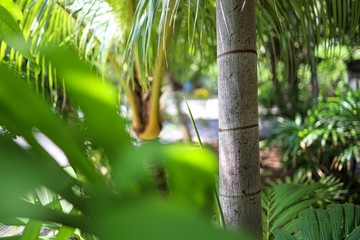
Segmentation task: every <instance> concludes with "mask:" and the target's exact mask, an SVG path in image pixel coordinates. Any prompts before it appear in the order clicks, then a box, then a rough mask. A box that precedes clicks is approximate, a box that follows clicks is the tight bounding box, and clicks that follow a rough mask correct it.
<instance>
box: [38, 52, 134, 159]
mask: <svg viewBox="0 0 360 240" xmlns="http://www.w3.org/2000/svg"><path fill="white" fill-rule="evenodd" d="M42 52H43V54H44V55H45V56H46V58H47V59H48V60H49V61H50V62H51V64H52V65H54V66H56V68H57V72H58V75H59V76H60V77H62V78H63V81H64V84H65V86H66V88H68V89H69V94H70V96H71V97H72V99H73V100H74V101H75V102H76V103H77V104H79V106H80V108H81V111H83V113H84V115H85V116H84V120H85V124H86V125H87V127H88V130H87V132H88V134H89V137H91V139H92V141H93V143H94V144H95V145H97V146H99V147H103V148H104V150H105V152H106V154H107V155H108V157H109V158H110V160H114V159H115V158H118V157H120V156H119V152H120V150H121V149H124V148H126V147H129V146H130V144H129V143H130V138H129V136H128V135H127V134H125V131H124V129H125V125H124V123H123V120H122V119H121V118H120V114H119V112H118V108H117V105H118V97H117V93H116V91H115V89H114V88H113V87H112V86H111V85H110V84H109V83H108V82H105V81H103V80H102V79H101V78H100V76H98V75H97V74H96V73H95V72H94V71H92V70H91V69H90V67H89V66H88V65H86V64H85V63H83V62H81V61H79V58H78V56H77V55H76V53H75V51H73V50H70V49H65V48H47V49H44V50H43V51H42Z"/></svg>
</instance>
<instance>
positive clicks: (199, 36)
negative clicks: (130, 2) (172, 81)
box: [125, 0, 216, 86]
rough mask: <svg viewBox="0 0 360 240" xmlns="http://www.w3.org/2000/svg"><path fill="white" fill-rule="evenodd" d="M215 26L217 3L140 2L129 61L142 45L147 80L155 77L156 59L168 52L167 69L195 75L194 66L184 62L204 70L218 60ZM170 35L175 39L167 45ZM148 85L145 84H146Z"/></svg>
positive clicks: (130, 45)
mask: <svg viewBox="0 0 360 240" xmlns="http://www.w3.org/2000/svg"><path fill="white" fill-rule="evenodd" d="M166 19H169V20H168V21H166ZM215 23H216V22H215V1H204V0H202V1H200V0H196V1H195V0H190V1H180V0H166V1H159V0H157V1H148V0H140V1H139V2H138V5H137V8H136V11H135V15H134V21H133V25H132V28H131V32H130V36H129V40H128V42H127V47H126V54H125V59H129V60H130V62H131V61H133V60H132V59H134V54H135V48H136V46H138V49H139V51H138V54H139V59H140V60H141V61H140V64H141V69H143V71H144V74H143V77H146V76H149V75H150V76H151V75H152V69H153V67H154V59H155V58H156V56H157V55H158V54H159V51H161V50H164V51H165V53H164V54H165V56H166V64H167V67H168V68H169V69H170V70H173V71H174V72H176V73H179V75H181V73H185V75H186V72H189V71H190V72H191V69H190V68H191V64H181V65H180V63H184V62H187V63H193V64H195V65H197V66H199V68H200V69H201V68H202V67H204V66H207V65H209V64H210V63H212V62H215V61H216V51H215V47H216V42H215V40H216V35H215ZM168 34H170V35H171V37H170V38H169V40H168V43H166V42H164V39H165V35H168ZM168 45H170V46H171V47H169V46H168ZM204 63H205V64H204ZM180 69H181V70H180ZM180 78H181V76H180ZM143 79H144V78H143ZM147 84H148V83H147V82H146V81H145V82H144V81H143V82H142V85H145V86H146V85H147Z"/></svg>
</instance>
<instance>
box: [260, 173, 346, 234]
mask: <svg viewBox="0 0 360 240" xmlns="http://www.w3.org/2000/svg"><path fill="white" fill-rule="evenodd" d="M329 188H330V189H332V190H331V191H330V192H332V193H330V192H329V191H328V189H329ZM341 188H342V184H341V183H339V181H335V180H334V179H333V178H331V177H328V178H327V179H326V181H325V180H324V181H323V182H310V183H307V182H306V181H305V179H303V178H302V179H297V180H296V179H295V180H290V179H289V178H288V179H287V180H286V182H281V181H279V182H277V183H273V184H272V186H271V187H269V188H264V190H263V194H262V209H263V213H262V214H263V234H264V239H274V237H275V238H276V239H277V238H278V237H279V236H283V235H284V237H285V236H286V235H287V234H286V233H285V232H290V233H292V232H295V231H296V229H298V221H299V220H298V219H297V214H298V213H299V212H300V211H301V210H304V209H307V208H309V207H311V206H317V205H318V204H319V203H321V202H322V203H324V202H326V201H330V202H331V201H334V200H336V199H338V197H339V195H338V194H341V193H342V192H343V191H342V190H341Z"/></svg>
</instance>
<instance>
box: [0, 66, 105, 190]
mask: <svg viewBox="0 0 360 240" xmlns="http://www.w3.org/2000/svg"><path fill="white" fill-rule="evenodd" d="M0 79H1V81H0V112H1V113H2V114H1V115H0V124H1V125H3V126H6V127H7V128H8V129H9V130H11V131H13V132H14V133H15V134H20V135H21V136H23V137H24V138H25V139H26V140H27V141H28V142H29V143H30V144H33V143H34V141H35V140H34V137H33V131H34V129H38V130H40V131H41V132H42V133H43V134H45V135H46V136H47V137H48V138H50V139H51V140H52V141H53V142H54V143H55V144H56V145H57V146H58V147H59V148H60V149H62V150H63V151H64V153H65V154H66V156H67V157H68V159H69V161H70V162H71V164H72V166H73V167H75V168H76V169H77V170H79V171H80V172H81V173H82V174H83V175H84V176H85V177H87V178H88V180H89V182H91V183H93V184H95V185H97V186H99V187H100V186H101V188H103V186H104V185H103V180H102V179H101V178H100V176H99V175H98V173H96V172H95V169H94V167H93V166H92V164H91V163H90V162H89V161H88V160H87V159H86V158H85V156H84V153H83V151H82V146H83V143H82V142H80V139H78V138H77V137H76V135H75V134H74V129H70V128H69V127H68V126H66V124H65V123H64V122H63V121H62V120H61V119H60V118H59V117H58V116H56V115H55V114H54V112H53V111H52V110H51V108H50V106H49V105H48V104H47V103H46V102H45V101H44V100H43V99H41V97H40V96H38V95H37V94H36V93H35V91H33V90H31V89H30V87H29V86H27V84H26V81H25V80H24V79H21V78H20V77H19V76H17V75H16V74H14V73H12V72H10V70H9V69H8V68H6V67H5V66H3V65H0ZM14 89H16V93H17V94H13V91H14Z"/></svg>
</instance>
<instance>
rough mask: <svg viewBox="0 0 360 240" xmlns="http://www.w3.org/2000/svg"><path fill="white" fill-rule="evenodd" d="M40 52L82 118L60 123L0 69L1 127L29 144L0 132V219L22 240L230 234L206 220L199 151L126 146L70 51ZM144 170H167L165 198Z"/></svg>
mask: <svg viewBox="0 0 360 240" xmlns="http://www.w3.org/2000/svg"><path fill="white" fill-rule="evenodd" d="M42 54H43V55H44V56H46V59H48V60H49V61H51V63H52V64H53V65H54V66H56V69H57V71H58V74H59V76H61V77H62V79H64V83H65V84H66V86H67V90H68V93H69V95H70V96H71V98H72V100H73V101H74V102H75V103H76V106H77V110H78V111H79V112H81V113H82V114H83V117H81V118H79V119H78V121H67V122H66V121H64V120H63V119H61V118H60V116H59V115H57V114H54V112H53V111H52V107H51V105H49V104H47V103H46V102H44V101H43V99H42V98H41V96H39V95H37V94H36V92H35V89H34V88H32V87H30V86H29V85H28V84H27V83H26V79H25V78H23V77H21V76H19V75H17V74H16V73H15V72H14V71H11V70H9V69H8V68H7V67H6V66H4V65H1V66H0V75H1V79H2V81H1V82H0V85H1V87H0V89H1V92H0V93H1V94H0V106H1V113H2V114H1V117H0V124H1V125H2V126H4V127H6V129H7V130H8V131H11V132H12V133H15V134H17V135H19V136H22V137H23V138H24V139H25V140H26V141H27V143H28V147H26V148H24V147H20V146H19V145H17V144H16V143H15V142H14V141H13V139H11V138H10V137H8V136H1V144H0V148H1V149H0V151H1V153H2V157H1V160H0V161H1V165H2V167H1V169H0V181H1V182H3V183H6V184H4V186H3V188H2V191H3V192H4V193H5V194H1V196H0V200H1V201H0V219H1V220H0V221H1V222H2V223H5V224H11V225H24V226H25V230H24V232H23V235H22V236H21V239H37V238H38V236H39V232H40V230H41V229H42V228H44V227H45V228H50V229H53V230H54V231H55V235H57V237H56V239H67V238H68V237H70V236H74V235H75V236H77V237H78V238H80V239H93V237H91V236H93V235H94V236H98V237H99V238H100V239H118V238H119V237H120V238H126V239H144V238H147V239H184V238H186V239H199V238H206V239H219V238H221V239H236V238H238V237H239V236H235V235H234V236H233V235H232V234H229V233H225V232H222V231H220V230H216V229H214V228H212V227H211V226H210V221H209V220H206V219H207V218H208V219H210V216H211V214H210V213H211V212H212V210H211V209H212V204H213V203H212V199H213V176H214V174H215V171H216V160H215V157H214V156H213V155H212V154H211V153H210V152H209V151H208V150H206V149H203V150H202V151H201V150H200V149H198V148H194V147H190V146H188V147H186V146H161V145H159V144H155V143H154V144H145V145H144V146H138V147H136V146H133V145H132V143H131V142H132V141H133V140H132V139H131V138H130V137H129V136H128V134H127V133H126V132H125V131H124V124H123V120H122V119H121V118H120V116H119V115H118V113H117V103H116V99H117V98H116V91H115V89H114V88H113V87H111V86H110V85H108V84H106V83H104V82H102V81H101V79H99V77H97V76H96V74H95V73H93V72H92V71H91V70H90V69H89V68H88V67H87V66H86V65H85V64H83V63H81V62H79V61H78V60H77V57H76V54H75V53H74V52H72V51H69V50H67V49H46V50H44V51H42ZM85 83H86V84H85ZM84 86H86V87H84ZM13 89H16V90H17V93H18V94H16V95H15V94H12V93H13V91H12V90H13ZM99 115H100V116H102V117H101V118H99ZM40 135H42V136H43V137H45V138H47V139H49V140H50V141H51V142H53V143H54V144H55V145H56V146H58V147H59V148H60V149H61V150H62V151H63V153H64V154H65V156H66V157H67V159H68V161H69V166H68V167H66V168H62V167H60V166H59V165H58V164H57V163H56V162H55V160H54V158H53V157H52V156H51V155H50V154H49V153H48V152H47V151H46V148H45V149H44V148H43V146H42V145H41V144H40V142H39V140H38V137H39V136H40ZM153 164H156V165H160V166H163V167H166V169H167V173H168V184H169V191H170V192H169V196H168V197H164V196H163V193H161V192H159V191H158V190H157V187H156V182H154V179H153V178H152V174H151V172H152V171H151V165H153ZM185 172H186V174H184V173H185ZM19 217H21V219H20V220H19V219H18V218H19ZM47 223H51V224H47ZM77 229H80V230H81V232H79V230H77ZM185 229H186V230H185Z"/></svg>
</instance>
